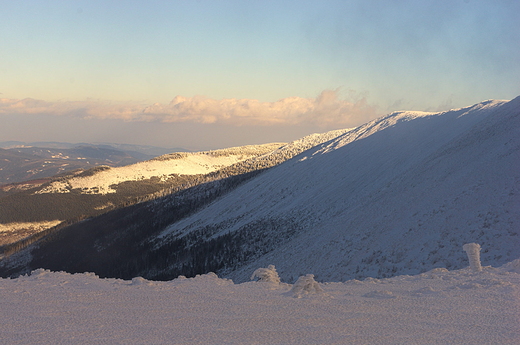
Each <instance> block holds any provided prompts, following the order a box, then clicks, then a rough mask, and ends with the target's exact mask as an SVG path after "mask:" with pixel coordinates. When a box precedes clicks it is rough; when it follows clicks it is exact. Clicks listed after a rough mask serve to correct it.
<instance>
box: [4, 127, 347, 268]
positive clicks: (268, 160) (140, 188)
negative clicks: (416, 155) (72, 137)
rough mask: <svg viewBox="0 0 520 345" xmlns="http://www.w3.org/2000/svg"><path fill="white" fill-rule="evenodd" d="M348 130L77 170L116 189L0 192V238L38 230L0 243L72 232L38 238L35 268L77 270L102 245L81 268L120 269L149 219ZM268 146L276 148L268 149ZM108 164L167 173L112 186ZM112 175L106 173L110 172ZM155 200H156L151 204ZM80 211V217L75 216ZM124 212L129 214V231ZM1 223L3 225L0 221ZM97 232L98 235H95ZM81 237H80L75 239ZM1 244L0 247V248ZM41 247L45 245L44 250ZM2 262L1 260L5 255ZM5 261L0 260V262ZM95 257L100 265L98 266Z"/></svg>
mask: <svg viewBox="0 0 520 345" xmlns="http://www.w3.org/2000/svg"><path fill="white" fill-rule="evenodd" d="M346 131H347V130H335V131H330V132H327V133H322V134H312V135H309V136H306V137H304V138H301V139H299V140H296V141H294V142H292V143H288V144H285V145H283V146H281V147H279V146H280V144H266V145H259V146H244V147H238V148H231V149H224V150H217V151H209V152H201V153H189V154H187V153H174V154H168V155H165V156H162V157H159V158H157V159H154V160H152V161H150V162H143V163H142V164H136V165H135V166H129V167H126V168H124V169H111V170H108V169H106V168H104V169H96V170H95V171H91V172H90V173H88V172H87V173H83V174H81V175H76V176H77V177H78V179H77V180H78V181H80V182H81V181H83V183H84V184H85V181H88V182H90V183H91V184H90V187H96V188H98V189H99V186H100V185H104V186H108V187H110V188H115V189H116V190H117V191H116V193H106V194H102V193H90V194H84V193H82V192H83V190H81V189H77V188H76V189H72V188H70V187H71V185H72V183H68V187H69V192H68V193H42V189H33V190H30V191H26V192H25V193H18V194H16V195H12V196H9V197H6V198H3V199H0V209H3V210H5V212H4V213H3V214H0V244H6V243H12V242H14V240H20V239H22V238H23V237H26V236H27V234H30V233H36V232H39V233H38V234H35V235H34V236H32V237H30V238H27V239H24V240H22V241H19V242H17V243H13V244H9V245H8V246H6V247H5V248H3V252H4V254H5V253H6V252H7V253H13V252H16V251H19V250H20V248H25V247H26V246H27V244H28V243H33V242H34V241H38V240H39V239H40V238H41V237H42V236H44V235H47V234H53V233H55V232H60V233H66V234H71V235H70V236H61V235H60V236H58V237H56V236H51V237H52V240H50V239H49V237H50V236H46V237H45V243H46V244H45V245H43V244H41V243H40V244H39V245H40V246H41V247H45V248H46V246H48V245H49V246H52V248H53V249H52V250H50V251H51V252H52V254H49V253H46V254H45V257H47V259H45V260H43V261H41V260H39V259H35V262H34V265H36V266H38V267H40V266H39V265H46V264H49V262H58V263H61V264H62V266H59V267H57V268H56V269H58V270H65V269H67V270H71V271H72V270H78V269H80V268H78V267H79V266H81V265H80V264H79V263H80V262H82V261H83V257H81V255H78V253H85V254H84V255H86V256H90V257H96V256H99V250H100V247H102V248H103V250H102V251H103V257H104V258H105V259H104V260H102V261H97V260H93V261H94V262H97V263H96V264H91V265H90V266H88V268H86V269H88V270H91V271H96V272H103V273H102V274H106V275H109V274H113V270H112V268H113V267H116V269H115V270H116V271H117V272H121V269H120V268H117V267H118V266H120V265H123V264H124V262H125V261H126V260H128V259H129V256H130V259H132V260H134V261H136V260H137V258H139V257H141V256H146V255H147V254H146V250H147V249H146V248H147V247H146V246H143V245H141V243H140V241H141V240H143V239H147V236H150V234H149V233H150V231H151V230H152V229H151V227H150V224H155V225H153V226H152V228H153V229H155V228H156V227H158V226H164V225H167V224H168V220H170V221H173V220H176V219H179V217H182V216H183V215H186V214H187V213H191V212H194V211H195V210H196V209H197V207H200V205H204V204H205V203H208V202H210V201H212V200H214V199H215V198H217V197H218V196H219V195H222V194H223V193H225V192H227V191H229V190H230V189H232V188H235V187H236V186H237V185H238V184H240V183H242V182H243V181H245V180H247V179H250V178H252V177H253V176H255V175H256V174H258V173H260V172H261V171H263V170H265V169H267V168H270V167H273V166H275V165H277V164H280V163H282V162H284V161H286V160H288V159H290V158H291V157H293V156H295V155H297V154H298V153H301V152H303V151H305V150H306V149H308V148H310V147H313V146H315V145H317V144H320V143H323V142H325V141H328V140H330V139H332V138H335V137H337V136H338V135H340V134H343V133H345V132H346ZM273 148H276V149H275V150H274V151H272V149H273ZM266 152H267V153H266ZM246 157H250V158H248V159H245V160H241V161H239V162H238V163H235V164H232V165H228V166H225V167H223V168H220V169H219V170H216V171H213V172H211V173H208V174H197V175H178V176H177V175H175V174H172V173H173V172H175V171H185V172H190V171H187V170H186V169H184V170H179V169H180V168H183V167H184V168H186V167H190V166H191V169H192V170H196V171H195V172H197V171H198V170H200V171H207V170H209V169H208V168H209V167H208V166H204V165H201V164H198V165H197V164H196V163H197V162H199V163H200V162H201V161H203V160H205V162H212V163H213V166H211V169H214V168H215V167H218V165H223V163H226V162H229V161H230V160H233V159H234V160H238V159H244V158H246ZM143 167H147V168H148V169H144V168H143ZM152 167H155V169H152ZM175 169H176V170H175ZM197 169H198V170H197ZM99 170H101V171H99ZM107 171H108V172H110V171H115V172H118V173H117V174H113V173H112V176H116V177H117V178H121V177H122V176H125V175H126V176H127V177H128V176H129V177H132V176H135V175H138V174H137V172H140V173H143V172H144V173H146V174H157V173H158V172H159V173H161V174H165V173H166V174H169V175H166V176H160V175H159V176H154V177H152V178H151V179H148V180H142V179H139V180H138V181H124V182H123V183H120V184H118V185H111V183H113V182H114V180H110V179H109V178H107V177H106V176H107V175H105V177H104V178H99V176H103V173H105V172H107ZM192 172H193V171H192ZM82 175H86V176H82ZM110 176H111V175H108V177H110ZM141 176H142V175H141ZM85 177H86V178H85ZM164 177H167V179H166V181H162V179H163V178H164ZM71 178H72V179H74V178H75V176H71ZM107 180H108V181H109V182H108V183H107ZM62 181H70V179H69V180H67V179H63V180H62ZM47 187H49V185H48V186H47ZM58 191H59V190H58ZM147 193H148V194H147ZM150 193H152V195H151V196H149V194H150ZM160 195H163V196H166V198H162V199H159V200H157V201H154V202H152V203H141V204H140V205H136V206H135V207H131V208H125V209H121V210H118V211H117V212H108V213H107V214H106V215H104V216H102V217H101V218H100V219H98V218H94V219H92V220H86V221H82V222H81V223H79V224H76V225H74V226H72V227H66V228H64V229H62V230H60V229H57V228H56V229H49V230H46V231H45V232H40V231H42V230H44V229H45V226H46V225H49V224H54V225H55V224H56V221H51V220H53V219H67V222H66V223H68V224H71V223H74V222H75V221H77V220H78V219H84V218H85V216H93V215H96V214H100V213H106V212H107V211H108V210H109V209H113V208H116V205H118V204H120V203H121V202H127V201H126V200H127V199H128V198H130V197H134V198H135V197H140V198H141V200H142V199H145V198H146V197H148V198H152V199H153V198H158V197H159V196H160ZM156 205H160V206H158V207H156ZM81 215H84V216H82V217H80V216H81ZM16 217H18V218H16ZM78 217H79V218H78ZM127 219H132V220H131V222H130V223H131V228H132V229H131V230H130V231H129V229H128V224H129V223H128V221H127ZM2 222H3V223H7V224H5V225H3V226H2ZM58 223H59V222H58ZM157 224H159V225H157ZM161 224H162V225H161ZM60 227H61V228H62V227H63V225H60ZM157 230H158V231H160V230H162V228H160V227H159V228H157ZM152 232H153V231H152ZM114 234H115V235H114ZM97 235H99V236H100V238H95V236H97ZM114 236H115V237H116V238H117V239H116V240H114V238H113V237H114ZM86 238H88V240H87V239H86ZM129 238H131V239H129ZM136 238H138V239H136ZM78 239H81V240H79V241H78ZM107 242H108V243H107ZM38 243H39V242H38ZM120 243H125V246H126V248H125V251H124V252H121V251H119V248H120ZM129 243H130V244H129ZM78 247H80V248H78ZM0 249H2V248H1V247H0ZM42 252H45V249H43V250H42ZM51 257H52V258H51ZM60 257H61V258H60ZM63 257H67V258H69V259H68V260H67V261H66V263H67V265H68V266H67V267H65V266H63V265H64V261H63V259H62V258H63ZM106 258H108V259H106ZM107 260H111V263H110V264H107ZM3 263H5V260H4V262H3ZM3 263H2V262H0V264H3ZM98 264H99V265H100V266H103V267H100V266H97V265H98ZM78 265H79V266H78ZM136 265H137V266H140V264H139V263H136ZM0 266H1V265H0ZM125 266H127V267H132V265H129V264H125ZM81 267H83V266H81ZM130 272H133V271H132V268H130ZM119 274H120V273H119ZM127 274H131V273H127Z"/></svg>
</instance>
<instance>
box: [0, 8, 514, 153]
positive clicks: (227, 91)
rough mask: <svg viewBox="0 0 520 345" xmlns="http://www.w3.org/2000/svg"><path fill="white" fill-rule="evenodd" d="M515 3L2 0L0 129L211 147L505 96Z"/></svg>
mask: <svg viewBox="0 0 520 345" xmlns="http://www.w3.org/2000/svg"><path fill="white" fill-rule="evenodd" d="M518 13H520V1H502V0H495V1H473V0H465V1H464V0H460V1H457V0H451V1H443V0H440V1H439V0H437V1H370V0H363V1H361V0H359V1H358V0H353V1H216V0H215V1H205V0H201V1H124V2H122V1H3V0H0V15H1V18H2V19H1V20H0V47H1V48H0V49H1V52H2V53H1V54H0V65H1V66H2V68H0V93H1V94H0V97H1V98H3V99H4V100H3V103H2V107H0V120H1V121H2V123H3V126H1V127H0V141H4V140H22V141H36V140H49V141H50V140H56V141H73V142H74V141H115V142H127V143H139V144H150V145H161V146H169V147H179V146H184V147H189V148H192V149H206V148H217V147H225V146H234V145H244V144H252V143H264V142H268V141H288V140H293V139H297V138H298V137H300V136H303V135H305V134H310V133H312V132H321V131H325V130H329V129H336V128H345V127H351V126H356V125H359V124H362V123H364V122H366V121H367V120H369V119H371V118H374V117H377V116H379V115H383V114H386V113H388V112H391V111H394V110H403V109H404V110H425V111H437V110H447V109H450V108H455V107H462V106H467V105H471V104H474V103H477V102H479V101H482V100H486V99H511V98H514V97H516V96H518V95H519V94H520V24H518ZM177 96H181V98H175V97H177ZM27 98H31V99H33V100H35V101H34V102H27V101H23V100H25V99H27ZM174 99H176V101H175V102H172V100H174ZM179 100H183V103H182V104H181V103H179ZM35 102H36V103H35ZM35 104H36V105H35ZM154 104H155V106H154ZM248 111H249V113H248ZM143 114H146V116H144V115H143ZM328 114H329V115H328ZM35 123H42V125H40V126H33V125H32V124H35ZM65 124H67V126H65ZM100 128H103V130H101V129H100ZM105 131H108V133H109V134H101V133H102V132H105ZM137 133H140V134H137ZM187 133H189V134H187Z"/></svg>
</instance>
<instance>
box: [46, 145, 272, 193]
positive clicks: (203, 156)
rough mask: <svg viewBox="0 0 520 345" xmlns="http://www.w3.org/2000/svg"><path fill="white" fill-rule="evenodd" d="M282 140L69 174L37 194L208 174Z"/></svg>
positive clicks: (93, 190) (106, 188) (107, 189)
mask: <svg viewBox="0 0 520 345" xmlns="http://www.w3.org/2000/svg"><path fill="white" fill-rule="evenodd" d="M280 146H282V144H280V143H272V144H264V145H251V146H241V147H235V148H229V149H224V150H215V151H203V152H194V153H191V152H190V153H188V152H177V153H172V154H167V155H163V156H160V157H157V158H154V159H151V160H148V161H144V162H139V163H135V164H132V165H127V166H123V167H116V168H109V167H106V168H105V169H98V170H96V171H94V172H93V173H92V174H88V175H84V174H83V175H79V176H70V177H67V178H63V179H61V180H59V181H54V182H52V183H51V184H50V185H49V186H47V187H45V188H43V189H41V190H39V191H38V192H37V193H70V191H71V190H73V189H79V190H81V193H84V194H93V193H94V194H106V193H115V192H116V190H115V189H114V188H112V186H113V185H118V184H120V183H123V182H126V181H140V180H146V179H150V178H152V177H157V178H159V179H160V180H162V181H166V180H168V179H169V178H171V177H172V176H174V175H198V174H207V173H210V172H213V171H216V170H219V169H222V168H223V167H225V166H229V165H232V164H234V163H237V162H240V161H243V160H246V159H249V158H252V157H255V156H258V155H262V154H265V153H267V152H271V151H273V150H274V149H276V148H278V147H280Z"/></svg>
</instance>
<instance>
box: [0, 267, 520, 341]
mask: <svg viewBox="0 0 520 345" xmlns="http://www.w3.org/2000/svg"><path fill="white" fill-rule="evenodd" d="M250 273H251V272H250ZM294 290H295V286H291V285H288V284H283V283H282V284H275V283H267V282H247V283H243V284H234V283H233V282H232V281H230V280H227V279H221V278H218V277H217V276H216V275H215V274H213V273H211V274H206V275H201V276H197V277H195V278H190V279H186V278H182V277H180V278H178V279H175V280H172V281H168V282H155V281H148V280H144V279H142V278H134V279H133V280H131V281H124V280H119V279H99V278H98V277H96V276H95V275H93V274H89V273H87V274H75V275H71V274H68V273H64V272H50V271H46V270H37V271H34V272H33V273H32V274H31V275H30V276H21V277H19V278H17V279H0V300H1V301H2V313H0V324H1V325H2V326H1V328H0V330H1V331H0V343H2V344H13V345H14V344H219V345H220V344H284V345H289V344H298V345H301V344H474V345H476V344H501V345H507V344H518V343H520V328H519V327H518V325H519V319H520V262H519V261H518V260H517V261H516V262H512V263H510V264H508V265H505V266H503V267H500V268H493V267H489V266H488V267H485V268H484V270H483V271H482V272H473V271H470V270H469V269H462V270H458V271H447V270H445V269H435V270H432V271H428V272H425V273H422V274H420V275H416V276H397V277H393V278H390V279H373V278H368V279H366V280H364V281H359V280H349V281H346V282H342V283H321V284H319V285H318V290H321V292H318V293H311V292H309V293H305V292H306V291H305V290H304V291H303V292H302V293H300V294H295V291H294ZM295 297H300V298H295Z"/></svg>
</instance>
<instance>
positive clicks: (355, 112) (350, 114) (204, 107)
mask: <svg viewBox="0 0 520 345" xmlns="http://www.w3.org/2000/svg"><path fill="white" fill-rule="evenodd" d="M0 114H35V115H36V114H47V115H49V114H50V115H57V116H74V117H81V118H95V119H119V120H124V121H132V122H136V121H137V122H163V123H176V122H183V123H198V124H222V125H232V126H277V125H312V126H317V127H320V128H329V127H350V126H356V125H359V124H362V123H364V122H367V121H368V120H370V119H372V118H374V117H376V116H377V115H379V114H378V113H377V108H376V107H374V106H371V105H369V104H368V103H367V101H366V98H365V97H364V96H360V95H357V94H356V93H355V92H350V94H349V95H348V99H342V98H340V97H339V95H338V90H325V91H323V92H322V93H321V94H320V95H318V96H317V97H316V98H301V97H288V98H283V99H280V100H278V101H275V102H261V101H258V100H255V99H234V98H230V99H221V100H215V99H211V98H207V97H204V96H194V97H183V96H176V97H175V98H174V99H173V100H172V101H171V102H170V103H168V104H161V103H155V104H152V105H146V104H137V103H116V102H109V101H91V100H87V101H62V102H46V101H43V100H36V99H31V98H26V99H22V100H18V99H5V98H4V99H0Z"/></svg>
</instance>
